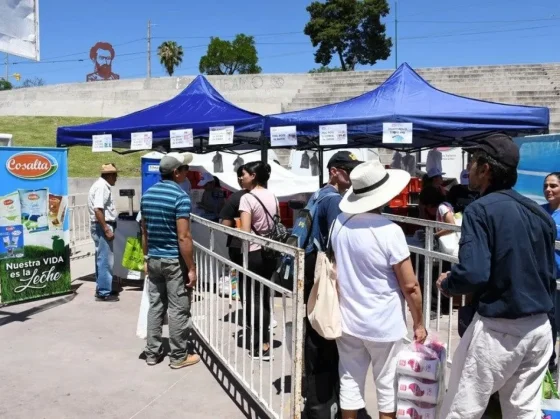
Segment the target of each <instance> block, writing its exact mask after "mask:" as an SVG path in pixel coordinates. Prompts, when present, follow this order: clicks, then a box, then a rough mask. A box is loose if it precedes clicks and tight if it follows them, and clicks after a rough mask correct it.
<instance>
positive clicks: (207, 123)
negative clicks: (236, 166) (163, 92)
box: [56, 76, 264, 153]
mask: <svg viewBox="0 0 560 419" xmlns="http://www.w3.org/2000/svg"><path fill="white" fill-rule="evenodd" d="M263 120H264V117H263V116H262V115H259V114H256V113H253V112H249V111H246V110H244V109H241V108H239V107H237V106H235V105H234V104H232V103H230V102H229V101H227V100H226V99H224V97H223V96H222V95H221V94H220V93H218V91H217V90H216V89H214V87H212V85H211V84H210V83H209V82H208V80H206V78H205V77H203V76H197V77H196V79H194V80H193V81H192V82H191V83H190V84H189V85H188V86H187V87H186V88H185V89H184V90H183V91H182V92H181V93H179V94H178V95H177V96H175V97H174V98H172V99H170V100H168V101H166V102H162V103H160V104H158V105H155V106H152V107H150V108H147V109H143V110H140V111H137V112H134V113H131V114H128V115H125V116H121V117H117V118H113V119H109V120H106V121H100V122H95V123H91V124H85V125H77V126H67V127H59V128H58V130H57V133H56V145H57V147H66V146H75V145H82V146H91V144H92V136H93V135H98V134H111V135H112V137H113V147H114V148H129V147H130V137H131V134H132V133H134V132H144V131H151V132H152V148H153V149H156V148H158V147H163V148H164V149H166V150H168V149H169V137H170V133H169V131H170V130H177V129H187V128H190V129H192V130H193V137H194V147H193V149H192V151H196V152H198V153H205V152H211V151H218V150H225V149H245V150H249V149H252V150H254V149H260V148H261V141H262V138H261V133H262V128H263ZM218 126H234V127H235V134H234V135H235V137H234V143H233V144H227V145H220V146H215V145H214V146H210V145H208V133H209V129H210V127H218Z"/></svg>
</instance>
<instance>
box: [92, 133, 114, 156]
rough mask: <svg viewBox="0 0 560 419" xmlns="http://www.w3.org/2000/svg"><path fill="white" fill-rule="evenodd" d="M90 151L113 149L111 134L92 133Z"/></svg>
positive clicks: (98, 151) (97, 151)
mask: <svg viewBox="0 0 560 419" xmlns="http://www.w3.org/2000/svg"><path fill="white" fill-rule="evenodd" d="M91 151H92V152H93V153H100V152H103V151H113V136H112V135H111V134H102V135H92V137H91Z"/></svg>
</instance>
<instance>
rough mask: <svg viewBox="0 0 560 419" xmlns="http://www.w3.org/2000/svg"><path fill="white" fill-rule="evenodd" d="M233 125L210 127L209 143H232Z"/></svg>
mask: <svg viewBox="0 0 560 419" xmlns="http://www.w3.org/2000/svg"><path fill="white" fill-rule="evenodd" d="M234 130H235V128H234V127H211V128H210V137H209V138H208V144H209V145H222V144H233V133H234Z"/></svg>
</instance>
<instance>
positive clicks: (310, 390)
mask: <svg viewBox="0 0 560 419" xmlns="http://www.w3.org/2000/svg"><path fill="white" fill-rule="evenodd" d="M469 153H470V154H471V159H470V161H469V171H468V176H467V175H466V176H465V178H468V183H469V185H468V188H469V189H470V190H471V191H474V192H475V193H478V194H479V195H480V197H479V198H478V199H476V200H473V201H472V202H466V203H463V207H462V208H461V212H462V213H463V214H462V223H461V236H462V239H461V243H460V246H459V252H458V258H459V263H458V264H456V265H454V266H453V267H452V268H451V269H450V271H449V272H446V273H444V274H442V275H441V277H440V278H439V279H438V281H437V287H438V289H439V290H440V291H441V292H442V293H443V294H444V295H446V296H458V295H468V296H469V301H470V303H469V307H470V308H471V312H472V315H471V316H470V318H469V320H468V323H469V324H468V328H467V330H466V332H465V334H464V336H463V337H462V339H461V342H460V344H459V346H458V348H457V350H456V353H455V354H454V357H453V359H454V360H453V366H452V371H451V377H450V379H449V387H448V392H447V393H446V395H445V398H444V402H443V406H442V411H441V413H440V417H442V418H449V419H451V418H478V417H480V416H481V415H482V413H483V412H484V409H485V408H486V406H487V404H488V400H489V399H490V397H491V396H492V395H493V394H495V393H498V394H499V399H500V404H501V407H502V413H503V415H504V417H508V418H531V419H532V418H534V417H535V416H536V413H537V410H538V408H539V406H540V405H539V403H540V385H541V383H542V379H543V376H544V374H545V372H546V369H547V367H548V368H549V369H551V370H554V369H555V368H556V363H555V360H556V356H555V354H554V345H555V342H556V333H557V330H558V325H559V324H560V321H557V320H556V319H557V318H560V310H558V311H555V306H556V303H557V299H556V280H557V279H558V277H560V251H555V249H554V244H555V240H556V239H557V237H558V235H560V173H557V172H556V173H551V174H550V175H548V176H547V177H546V179H545V182H544V187H543V191H544V195H545V198H546V200H547V204H545V205H543V206H542V207H539V206H538V205H536V204H534V203H533V202H532V201H530V200H529V199H527V198H524V197H523V196H521V195H519V194H518V193H516V192H515V191H513V189H512V187H513V185H514V184H515V182H516V179H517V165H518V163H519V150H518V148H517V146H516V145H515V144H514V143H513V141H512V140H511V138H509V137H507V136H505V135H501V134H498V135H492V136H489V137H488V138H485V139H482V140H481V141H480V142H479V144H478V145H477V146H475V147H473V148H472V149H471V150H469ZM191 161H192V155H191V154H190V153H183V154H180V153H168V154H167V155H165V156H164V157H163V158H162V160H161V163H160V172H161V175H162V181H161V182H159V183H157V184H156V185H154V186H152V187H151V188H150V189H149V190H148V191H147V192H146V193H145V194H144V196H143V197H142V202H141V214H142V215H141V225H142V238H143V249H144V254H145V260H146V271H147V273H148V274H149V299H150V309H149V313H148V339H147V345H146V348H145V355H146V362H147V364H148V365H150V366H152V365H156V364H158V363H160V362H161V361H162V360H163V358H164V357H165V354H164V353H163V348H162V337H161V334H162V326H163V319H164V315H165V313H166V312H167V311H168V312H169V313H168V314H169V330H170V347H171V352H170V354H169V358H170V363H169V365H170V367H171V368H172V369H178V368H183V367H186V366H189V365H194V364H196V363H198V362H199V361H200V357H199V356H198V355H196V354H194V353H193V351H192V349H191V347H190V344H189V331H190V322H191V319H190V317H191V314H190V306H191V304H192V293H193V288H194V287H195V285H196V281H197V273H196V265H195V263H194V257H193V242H192V235H191V231H190V213H191V201H190V197H189V195H188V194H186V193H185V192H184V191H183V190H182V189H181V187H180V186H179V185H180V184H182V183H183V182H184V181H185V179H186V176H187V171H188V165H189V163H190V162H191ZM327 168H328V171H329V181H328V183H327V184H326V185H325V186H324V187H323V188H321V189H320V190H318V191H317V192H316V193H315V194H313V196H312V197H311V200H310V203H311V202H312V203H313V204H314V205H316V211H315V213H314V214H315V215H314V218H313V220H312V224H311V230H310V241H309V245H308V246H307V247H306V249H305V254H306V255H305V287H304V300H305V301H304V302H305V303H307V299H308V298H309V294H310V291H311V287H312V286H313V283H314V268H315V266H314V265H315V261H316V258H317V252H319V251H324V250H326V249H327V248H329V247H331V248H332V250H333V252H334V257H335V259H336V264H337V283H338V291H339V301H340V310H341V318H342V331H343V333H342V336H341V337H340V338H338V339H336V341H329V340H326V339H324V338H322V337H321V336H320V335H319V334H318V333H317V332H316V331H314V330H313V328H312V327H311V326H310V324H309V322H308V321H307V319H306V326H307V327H306V331H305V337H304V359H305V373H304V381H303V383H302V385H303V392H304V397H305V400H306V403H305V407H304V411H303V415H304V417H306V418H308V419H311V418H330V417H335V416H333V412H334V413H335V414H336V412H338V411H340V412H341V413H340V414H341V417H342V419H353V418H357V417H358V412H359V411H360V410H361V409H363V408H365V396H364V391H365V380H366V373H367V371H368V369H369V367H370V366H371V368H372V370H373V375H374V381H375V385H376V391H377V401H378V410H379V412H380V413H379V417H380V418H381V419H388V418H394V417H395V414H396V413H395V412H396V389H395V374H396V363H395V359H396V354H397V353H398V351H399V348H400V347H401V346H402V343H403V339H404V338H405V336H406V335H407V330H408V329H407V325H406V314H405V307H406V306H405V302H406V303H407V306H408V308H409V310H410V314H411V317H412V320H413V325H412V329H413V332H414V339H415V340H416V341H417V342H420V343H421V342H423V341H424V340H425V339H426V337H427V331H426V329H425V328H424V326H423V324H424V322H423V318H422V295H421V288H420V285H419V283H418V280H417V278H416V275H415V273H414V269H413V265H412V263H411V259H410V252H409V249H408V246H407V243H406V240H405V236H404V233H403V231H402V229H401V228H400V227H399V226H397V225H396V224H394V223H392V222H391V221H389V220H388V219H386V218H385V217H383V215H382V213H381V211H382V209H383V208H384V207H385V205H386V204H387V203H388V202H389V201H391V199H393V198H394V197H395V196H396V195H397V194H398V193H399V192H400V191H401V190H402V189H403V188H404V187H405V186H406V185H407V184H408V182H409V179H410V175H409V174H408V173H407V172H405V171H403V170H396V169H395V170H392V169H389V170H386V169H385V168H384V167H383V166H382V165H381V164H380V163H379V162H367V163H364V162H361V161H359V160H358V159H357V158H356V156H354V155H353V154H352V153H349V152H347V151H340V152H337V153H335V154H334V155H333V157H332V158H331V159H330V160H329V162H328V164H327ZM270 173H271V168H270V166H269V165H268V164H266V163H264V162H251V163H246V164H243V165H242V166H240V167H239V168H238V170H237V176H238V181H239V185H240V187H241V190H240V191H238V192H236V193H234V194H232V195H231V196H230V197H229V199H228V200H224V199H223V195H218V194H216V192H217V189H218V188H219V184H217V182H219V181H217V179H215V178H214V177H212V178H210V176H207V175H206V177H203V179H202V181H201V183H200V185H201V186H204V187H205V192H204V195H203V198H202V201H203V203H204V207H205V211H207V212H208V214H209V215H211V216H212V219H213V220H220V221H221V223H223V224H224V225H226V226H228V227H238V228H240V229H241V230H242V231H245V232H248V233H254V234H256V235H260V236H267V235H268V234H269V233H270V231H271V229H272V228H273V227H274V222H275V218H276V217H277V216H278V215H279V212H280V211H279V204H278V199H277V198H276V196H275V195H274V193H273V191H270V190H268V189H267V184H268V180H269V178H270ZM442 176H443V173H441V170H437V171H432V173H428V175H427V176H426V181H425V184H424V188H423V190H422V192H421V194H420V202H421V204H422V206H423V213H424V216H425V217H426V218H429V219H433V220H435V221H439V222H442V223H447V224H457V221H456V217H455V212H456V206H455V204H454V203H452V202H450V201H453V199H452V198H451V197H450V196H449V195H447V196H446V194H445V190H444V189H443V188H442V181H443V178H442ZM116 180H117V169H116V167H114V165H104V166H103V168H102V176H101V178H100V179H99V181H98V182H96V184H95V185H94V187H92V189H91V191H90V198H89V201H88V205H89V208H90V217H91V220H92V236H93V237H94V240H95V243H96V261H97V265H96V280H97V292H96V299H97V300H98V301H117V300H118V297H116V296H115V295H114V294H115V293H112V290H111V287H110V281H109V282H108V279H107V278H108V277H109V274H110V271H111V267H110V266H109V265H108V264H107V261H109V260H110V259H111V258H110V257H108V255H109V254H110V253H109V252H112V250H111V242H112V238H113V237H114V228H116V226H115V225H114V219H115V216H116V214H114V203H113V199H112V196H111V194H110V187H111V186H112V185H114V184H115V182H116ZM463 186H466V185H463ZM107 191H108V192H109V193H107ZM450 233H451V231H450V230H445V229H438V230H437V231H436V233H435V235H436V238H441V237H444V236H446V235H448V234H450ZM364 243H368V245H367V246H364ZM227 246H228V249H229V255H230V258H231V260H232V262H234V263H236V264H239V265H242V264H243V257H242V251H241V248H242V243H241V241H240V240H239V239H236V238H234V237H228V242H227ZM247 262H248V267H247V268H248V270H249V271H251V272H253V273H255V274H256V275H259V276H261V277H263V278H266V279H268V278H271V277H272V275H273V272H274V269H275V264H274V262H273V261H271V260H267V254H266V252H264V251H263V249H262V248H261V246H259V245H257V244H256V243H250V244H249V253H248V261H247ZM111 277H112V274H111ZM261 288H262V289H261ZM238 289H239V292H240V294H241V299H242V300H244V307H243V312H244V316H245V324H246V326H247V328H246V329H245V330H243V331H242V334H243V336H244V339H246V338H248V337H250V338H251V339H250V341H251V343H250V353H249V355H250V356H251V357H253V358H255V359H262V360H264V361H270V360H271V350H270V347H271V344H272V339H271V327H270V326H271V325H272V324H273V319H272V309H273V307H271V304H270V294H269V292H270V291H269V289H268V288H267V287H265V286H263V285H262V284H261V283H260V282H259V281H254V282H253V281H251V280H250V278H245V277H244V276H243V275H241V276H240V278H239V288H238ZM261 311H262V313H261ZM261 318H262V319H261ZM272 327H273V326H272Z"/></svg>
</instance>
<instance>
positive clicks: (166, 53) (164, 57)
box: [157, 41, 183, 76]
mask: <svg viewBox="0 0 560 419" xmlns="http://www.w3.org/2000/svg"><path fill="white" fill-rule="evenodd" d="M157 53H158V56H159V61H160V62H161V65H162V66H164V67H165V70H166V71H167V74H169V75H170V76H172V75H173V72H174V71H175V68H176V67H178V66H179V64H181V63H182V62H183V47H182V46H181V45H178V44H177V42H175V41H165V42H163V43H162V44H161V45H160V46H159V47H158V51H157Z"/></svg>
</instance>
